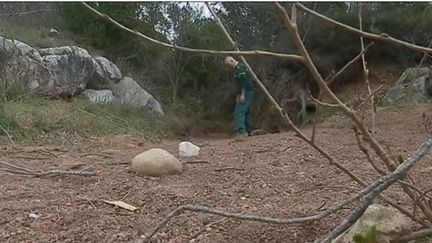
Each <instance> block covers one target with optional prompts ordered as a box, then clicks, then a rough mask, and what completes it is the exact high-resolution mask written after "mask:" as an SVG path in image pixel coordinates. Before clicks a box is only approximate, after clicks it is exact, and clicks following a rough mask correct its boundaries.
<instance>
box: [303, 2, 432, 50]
mask: <svg viewBox="0 0 432 243" xmlns="http://www.w3.org/2000/svg"><path fill="white" fill-rule="evenodd" d="M295 5H296V6H297V7H298V8H299V9H300V10H303V11H305V12H307V13H309V14H312V15H313V16H315V17H318V18H320V19H322V20H324V21H326V22H328V23H331V24H333V25H336V26H338V27H340V28H341V29H344V30H346V31H348V32H350V33H352V34H356V35H360V36H363V37H364V38H368V39H371V40H377V41H383V42H386V43H389V44H393V45H397V46H401V47H404V48H408V49H411V50H415V51H421V52H427V53H432V49H431V48H428V47H424V46H419V45H415V44H411V43H408V42H406V41H401V40H399V39H396V38H393V37H391V36H389V35H388V34H385V33H382V34H381V35H377V34H372V33H369V32H366V31H362V30H358V29H356V28H353V27H351V26H349V25H346V24H342V23H340V22H338V21H336V20H334V19H331V18H329V17H327V16H325V15H322V14H320V13H318V12H316V11H314V10H312V9H309V8H307V7H306V6H304V5H303V4H301V3H296V4H295Z"/></svg>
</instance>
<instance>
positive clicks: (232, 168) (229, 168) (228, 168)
mask: <svg viewBox="0 0 432 243" xmlns="http://www.w3.org/2000/svg"><path fill="white" fill-rule="evenodd" d="M225 170H238V171H245V169H241V168H235V167H226V168H220V169H215V170H213V171H217V172H220V171H225Z"/></svg>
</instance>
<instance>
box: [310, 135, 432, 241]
mask: <svg viewBox="0 0 432 243" xmlns="http://www.w3.org/2000/svg"><path fill="white" fill-rule="evenodd" d="M431 148H432V137H431V138H429V139H428V140H427V141H426V142H424V143H423V144H421V145H420V147H418V148H417V150H416V151H415V152H414V153H413V154H412V156H410V158H408V159H407V160H406V161H405V162H404V163H402V164H401V165H400V166H399V167H398V168H397V169H396V170H394V171H393V172H392V173H390V174H389V175H387V176H384V177H381V178H380V179H379V180H378V181H376V182H374V183H373V184H371V185H370V186H368V187H367V188H366V189H365V190H367V191H368V193H367V194H366V195H365V196H364V197H363V198H362V203H361V206H360V207H358V208H356V209H355V210H354V212H353V213H352V214H351V216H349V217H348V218H347V219H345V220H344V221H343V222H342V223H341V224H340V225H339V226H338V227H336V228H335V229H334V230H333V231H332V232H330V233H329V234H328V235H326V236H325V237H324V238H323V239H322V240H320V241H318V242H320V243H330V242H332V241H333V240H334V239H335V238H336V237H337V236H338V235H340V234H342V233H343V232H344V231H345V230H347V229H348V228H349V227H351V226H352V225H353V224H354V223H355V222H356V221H357V220H358V219H359V218H360V217H361V216H362V215H363V213H364V211H365V210H366V209H367V207H368V206H369V205H370V204H371V203H372V201H373V200H374V199H375V198H376V197H377V196H378V195H379V194H380V193H381V192H382V191H384V190H385V189H387V188H388V187H390V186H391V185H393V184H394V183H395V182H397V181H398V180H402V179H403V178H405V176H406V175H407V174H408V171H409V170H410V169H411V168H413V167H414V166H415V165H416V164H417V163H418V162H419V161H421V160H422V159H423V157H424V156H425V155H426V154H428V153H429V151H430V149H431Z"/></svg>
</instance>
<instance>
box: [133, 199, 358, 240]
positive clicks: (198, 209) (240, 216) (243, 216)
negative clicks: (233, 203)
mask: <svg viewBox="0 0 432 243" xmlns="http://www.w3.org/2000/svg"><path fill="white" fill-rule="evenodd" d="M362 193H363V192H360V193H359V194H357V195H355V196H354V197H352V198H350V199H348V200H347V201H345V202H342V203H340V204H338V205H336V206H334V207H332V208H329V209H327V210H326V211H324V212H323V213H320V214H316V215H313V216H307V217H302V218H289V219H281V218H272V217H266V216H260V215H255V214H249V213H244V212H242V213H231V212H227V211H224V210H219V209H215V208H210V207H206V206H201V205H183V206H180V207H178V208H176V209H175V210H173V211H171V212H170V213H169V214H168V215H167V216H166V217H165V218H163V219H162V220H161V221H160V222H159V224H158V225H157V226H156V227H155V228H154V229H153V230H152V231H151V232H150V233H149V234H147V235H143V236H141V239H140V240H139V241H138V242H140V243H147V242H149V241H150V239H151V238H152V237H153V236H154V235H155V234H156V233H157V232H158V231H159V230H161V229H162V228H163V227H165V226H166V225H167V224H168V222H169V221H170V220H171V219H172V218H174V217H176V216H178V215H180V214H183V213H185V212H187V211H189V212H195V213H205V214H211V215H218V216H222V217H226V218H232V219H237V220H248V221H255V222H261V223H269V224H281V225H286V224H305V223H310V222H314V221H317V220H320V219H322V218H325V217H327V216H329V215H331V214H333V213H335V212H337V211H339V210H341V209H342V208H345V207H346V205H348V204H351V203H352V202H354V201H356V200H358V199H359V198H360V197H361V196H363V195H364V194H362Z"/></svg>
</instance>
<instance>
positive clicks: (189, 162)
mask: <svg viewBox="0 0 432 243" xmlns="http://www.w3.org/2000/svg"><path fill="white" fill-rule="evenodd" d="M183 163H185V164H210V162H208V161H207V160H191V161H184V162H183Z"/></svg>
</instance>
